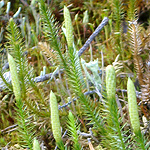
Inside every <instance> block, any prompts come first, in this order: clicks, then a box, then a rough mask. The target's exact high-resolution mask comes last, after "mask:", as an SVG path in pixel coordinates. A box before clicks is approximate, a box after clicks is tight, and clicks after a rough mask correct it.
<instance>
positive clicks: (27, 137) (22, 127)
mask: <svg viewBox="0 0 150 150" xmlns="http://www.w3.org/2000/svg"><path fill="white" fill-rule="evenodd" d="M8 62H9V67H10V72H11V78H12V85H13V92H14V94H15V98H16V102H17V103H16V105H17V108H16V111H17V118H16V119H17V121H18V126H19V128H18V131H20V134H19V136H20V137H21V142H22V146H23V147H28V148H30V149H32V136H33V134H32V132H31V130H32V129H33V128H32V127H31V126H30V123H29V120H28V121H26V118H27V114H26V112H25V110H26V108H24V104H23V102H22V100H21V89H20V83H19V78H18V73H17V68H16V64H15V61H14V58H13V57H12V56H11V55H10V54H9V53H8ZM27 122H28V124H26V123H27ZM29 126H30V128H28V127H29Z"/></svg>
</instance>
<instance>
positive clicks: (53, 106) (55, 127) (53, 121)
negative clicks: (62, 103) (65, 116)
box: [50, 91, 64, 149]
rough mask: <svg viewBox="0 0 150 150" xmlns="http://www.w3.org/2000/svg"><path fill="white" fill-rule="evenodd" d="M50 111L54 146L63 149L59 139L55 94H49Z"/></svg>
mask: <svg viewBox="0 0 150 150" xmlns="http://www.w3.org/2000/svg"><path fill="white" fill-rule="evenodd" d="M50 109H51V124H52V131H53V136H54V138H55V140H56V144H57V145H58V147H59V148H60V149H64V145H63V141H62V137H61V127H60V120H59V112H58V104H57V99H56V96H55V94H54V93H53V92H52V91H51V92H50Z"/></svg>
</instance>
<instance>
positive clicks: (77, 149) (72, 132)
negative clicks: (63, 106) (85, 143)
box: [67, 111, 81, 150]
mask: <svg viewBox="0 0 150 150" xmlns="http://www.w3.org/2000/svg"><path fill="white" fill-rule="evenodd" d="M67 123H68V124H67V127H68V129H69V136H70V137H72V141H73V142H74V143H73V149H74V150H81V145H80V144H79V141H78V140H79V136H78V133H77V130H79V126H77V123H76V121H75V118H74V116H73V114H72V112H71V111H69V115H68V121H67Z"/></svg>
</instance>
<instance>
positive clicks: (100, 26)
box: [78, 17, 109, 57]
mask: <svg viewBox="0 0 150 150" xmlns="http://www.w3.org/2000/svg"><path fill="white" fill-rule="evenodd" d="M108 20H109V19H108V18H107V17H104V19H103V20H102V22H101V23H100V25H99V26H98V27H97V28H96V30H95V31H94V32H93V33H92V35H91V36H90V37H89V38H88V40H87V41H86V42H85V44H84V45H83V46H82V48H81V49H80V50H79V52H78V56H79V57H80V56H81V55H82V53H83V52H84V51H85V50H86V49H87V48H88V47H89V45H90V43H91V42H92V41H93V40H94V38H95V37H96V36H97V35H98V34H99V32H100V31H101V30H102V28H103V27H104V26H105V25H106V24H107V23H108Z"/></svg>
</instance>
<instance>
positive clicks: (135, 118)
mask: <svg viewBox="0 0 150 150" xmlns="http://www.w3.org/2000/svg"><path fill="white" fill-rule="evenodd" d="M127 93H128V106H129V116H130V121H131V126H132V128H133V132H134V133H135V136H136V137H135V140H136V141H137V143H138V144H137V146H138V147H139V148H141V149H143V150H146V149H147V148H146V146H145V141H144V137H143V135H142V133H141V130H140V121H139V114H138V106H137V98H136V92H135V87H134V84H133V81H132V80H131V79H130V78H128V82H127Z"/></svg>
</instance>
